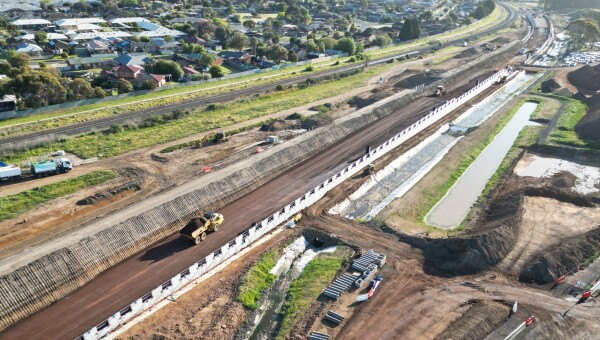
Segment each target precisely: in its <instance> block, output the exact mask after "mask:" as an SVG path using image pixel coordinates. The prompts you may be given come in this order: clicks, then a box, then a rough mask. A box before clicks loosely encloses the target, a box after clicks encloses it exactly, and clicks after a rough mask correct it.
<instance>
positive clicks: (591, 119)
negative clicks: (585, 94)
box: [575, 75, 600, 140]
mask: <svg viewBox="0 0 600 340" xmlns="http://www.w3.org/2000/svg"><path fill="white" fill-rule="evenodd" d="M598 77H600V75H599V76H598ZM598 79H600V78H598ZM598 83H600V80H598ZM586 103H587V104H588V106H589V109H588V112H587V113H586V115H585V116H583V118H582V119H581V120H580V121H579V123H577V125H575V132H577V134H578V135H579V136H581V137H582V138H585V139H592V140H600V95H595V96H592V97H591V98H588V99H586Z"/></svg>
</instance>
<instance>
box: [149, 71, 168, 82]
mask: <svg viewBox="0 0 600 340" xmlns="http://www.w3.org/2000/svg"><path fill="white" fill-rule="evenodd" d="M150 77H152V79H154V80H156V82H161V81H163V80H165V76H163V75H160V74H152V73H150Z"/></svg>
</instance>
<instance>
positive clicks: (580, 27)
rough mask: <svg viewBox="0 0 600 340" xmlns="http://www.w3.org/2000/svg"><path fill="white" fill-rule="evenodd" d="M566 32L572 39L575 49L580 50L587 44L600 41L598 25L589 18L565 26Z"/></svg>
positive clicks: (599, 26)
mask: <svg viewBox="0 0 600 340" xmlns="http://www.w3.org/2000/svg"><path fill="white" fill-rule="evenodd" d="M567 31H568V32H569V34H570V35H571V37H572V39H573V45H574V47H575V48H580V47H582V46H583V44H585V43H588V42H596V41H598V40H599V39H600V25H598V22H596V21H595V20H594V19H591V18H579V19H577V20H575V21H573V22H571V23H570V24H569V26H567Z"/></svg>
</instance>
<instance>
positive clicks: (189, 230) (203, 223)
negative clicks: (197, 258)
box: [179, 211, 224, 244]
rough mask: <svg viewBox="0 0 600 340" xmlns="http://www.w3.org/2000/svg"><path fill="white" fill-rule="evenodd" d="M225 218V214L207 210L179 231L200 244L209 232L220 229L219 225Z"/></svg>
mask: <svg viewBox="0 0 600 340" xmlns="http://www.w3.org/2000/svg"><path fill="white" fill-rule="evenodd" d="M223 220H224V218H223V215H221V214H218V213H215V212H212V211H207V212H205V213H204V215H202V216H198V217H196V218H193V219H192V220H191V221H189V222H188V223H187V224H186V225H185V227H183V229H181V230H180V231H179V234H181V235H182V236H183V237H184V238H186V239H188V240H190V241H192V242H194V244H199V243H200V242H202V241H204V239H206V233H207V232H215V231H217V230H219V226H220V225H221V224H222V223H223Z"/></svg>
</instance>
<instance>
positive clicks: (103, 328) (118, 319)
mask: <svg viewBox="0 0 600 340" xmlns="http://www.w3.org/2000/svg"><path fill="white" fill-rule="evenodd" d="M520 72H524V71H520ZM512 73H513V70H512V68H504V69H502V70H500V71H498V72H496V73H495V74H493V75H492V76H490V77H488V78H487V79H485V80H483V81H481V82H479V83H478V84H477V85H476V86H475V87H473V88H472V89H471V90H469V91H467V92H466V93H464V94H463V95H461V96H460V97H457V98H453V99H450V100H448V101H447V102H446V103H445V104H443V105H441V106H439V107H437V108H435V109H434V110H433V111H431V112H429V114H427V115H426V116H425V117H423V118H421V119H420V120H418V121H417V122H415V123H413V124H412V125H411V126H409V127H408V128H406V129H404V130H403V131H401V132H400V133H398V134H396V135H395V136H394V137H392V138H391V139H389V140H387V141H386V142H385V143H383V144H381V145H379V146H378V147H375V148H372V149H371V151H370V152H369V153H368V154H366V155H364V156H363V157H361V158H359V159H358V160H356V161H354V162H353V163H351V164H350V165H349V166H347V167H346V168H344V169H342V170H341V171H339V172H338V173H336V174H335V175H333V176H332V177H330V178H329V179H327V180H325V181H324V182H322V183H321V184H319V185H318V186H316V187H315V188H313V189H311V190H310V191H308V192H307V193H305V194H304V195H302V196H300V197H298V198H297V199H296V200H294V201H293V202H291V203H289V204H288V205H286V206H285V207H283V208H281V209H280V210H279V211H278V212H276V213H275V214H273V215H271V216H269V217H267V218H266V219H264V220H262V221H261V222H259V223H257V224H256V225H254V226H252V227H251V228H250V229H248V230H246V231H245V232H243V233H242V234H240V235H239V236H238V237H236V238H235V239H233V240H231V241H229V242H228V243H226V244H225V245H223V246H222V247H221V248H219V249H217V250H215V251H214V252H213V253H211V254H210V255H208V256H206V257H205V258H203V259H200V260H199V261H198V262H196V263H194V264H192V265H191V266H189V267H188V268H186V269H184V270H183V271H181V272H180V273H179V274H177V275H176V276H174V277H172V278H171V279H169V280H167V281H165V282H164V283H162V284H161V285H160V286H158V287H156V288H154V289H153V290H152V291H150V292H148V293H146V294H145V295H143V296H142V297H140V298H138V299H137V300H135V301H133V302H132V303H131V304H130V305H129V306H127V307H125V308H123V309H121V310H120V311H118V312H116V313H115V314H113V315H112V316H110V317H108V318H107V319H106V320H104V321H102V322H101V323H99V324H98V325H96V326H95V327H93V328H92V329H90V330H88V331H87V332H85V333H84V334H83V335H81V336H79V337H78V338H77V340H91V339H100V338H102V337H104V336H106V335H107V334H109V333H110V332H111V331H113V330H115V329H117V328H118V327H119V326H120V325H122V324H123V323H125V322H127V321H129V320H131V319H132V318H133V317H135V316H137V315H139V314H141V313H142V312H144V311H146V310H148V309H149V308H151V307H152V306H154V305H155V304H157V303H158V302H160V301H162V300H163V299H165V298H167V297H169V296H171V295H172V294H173V293H174V292H176V291H177V290H178V289H179V288H181V287H183V286H185V285H187V284H189V283H190V282H193V281H194V280H195V279H197V278H198V277H200V276H201V275H203V274H205V273H207V272H208V271H210V270H211V269H213V268H215V267H216V266H218V265H219V264H221V263H222V262H223V261H225V260H227V259H229V258H230V257H232V256H233V255H235V254H237V253H238V252H240V251H241V250H242V249H244V248H246V247H247V246H249V245H250V244H252V243H253V242H254V241H256V240H258V239H259V238H261V237H262V236H263V235H265V234H266V233H269V232H270V231H272V230H273V229H275V228H276V227H277V226H279V225H281V224H284V223H285V222H287V221H288V220H289V219H290V218H291V217H293V216H294V215H295V214H297V213H298V212H300V211H301V210H303V209H305V208H307V207H309V206H311V205H312V204H314V203H315V202H317V201H318V200H320V199H321V198H322V197H323V196H325V194H326V193H327V192H328V191H330V190H331V189H333V188H334V187H336V186H337V185H339V184H341V183H342V182H344V181H345V180H346V179H348V178H350V177H352V176H354V175H355V174H356V173H358V172H360V171H361V170H362V169H363V168H364V167H365V166H367V165H368V164H369V163H371V162H374V161H375V160H377V159H378V158H380V157H381V156H383V155H384V154H386V153H387V152H389V151H391V150H393V149H394V148H396V147H398V146H399V145H400V144H402V143H404V142H405V141H407V140H408V139H409V138H411V137H413V136H415V135H417V134H418V133H419V132H421V131H423V130H424V129H426V128H427V127H429V126H430V125H431V124H433V123H435V122H436V121H438V120H440V119H441V118H443V117H444V116H446V115H447V114H449V113H450V112H452V111H453V110H455V109H456V108H458V107H459V106H461V105H463V104H464V103H466V102H467V101H468V100H470V99H472V98H474V97H475V96H477V95H478V94H480V93H481V92H483V91H484V90H485V89H487V88H489V87H490V86H491V85H492V84H494V82H496V81H498V80H499V79H500V78H501V77H505V76H506V77H508V76H510V75H511V74H512Z"/></svg>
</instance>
